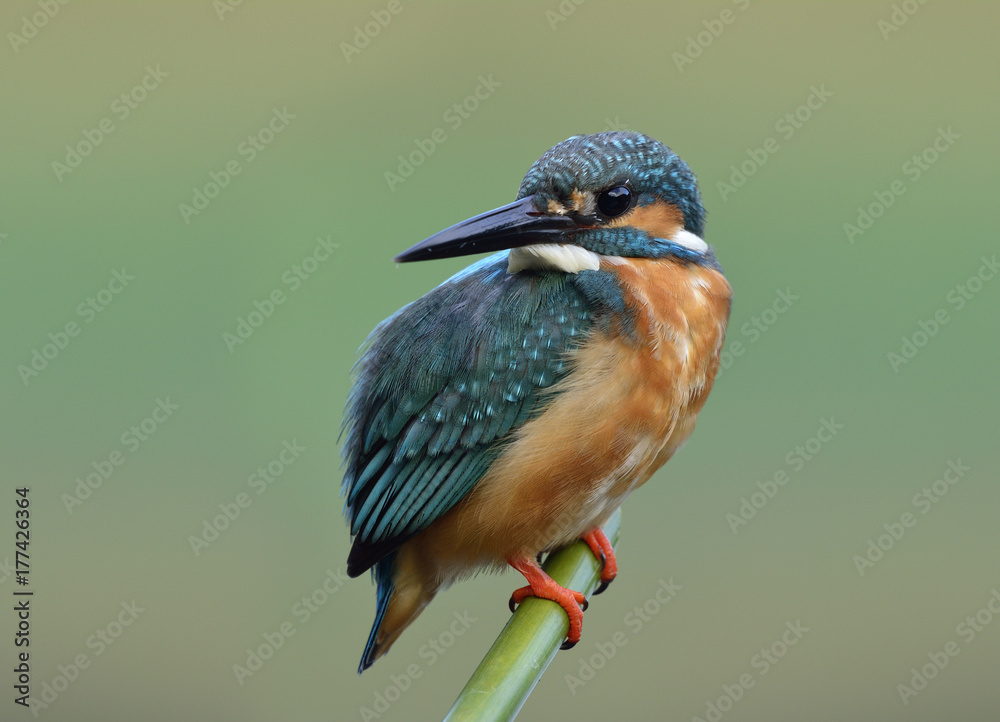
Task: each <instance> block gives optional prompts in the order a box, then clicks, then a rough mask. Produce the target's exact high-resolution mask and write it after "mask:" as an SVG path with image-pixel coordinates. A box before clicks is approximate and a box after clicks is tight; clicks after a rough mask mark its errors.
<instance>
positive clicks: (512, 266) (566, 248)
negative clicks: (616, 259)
mask: <svg viewBox="0 0 1000 722" xmlns="http://www.w3.org/2000/svg"><path fill="white" fill-rule="evenodd" d="M695 238H697V236H695ZM600 266H601V257H600V256H599V255H597V254H596V253H594V252H593V251H588V250H587V249H586V248H580V246H574V245H569V244H562V243H538V244H535V245H533V246H522V247H521V248H511V249H510V254H509V255H508V257H507V273H517V272H518V271H523V270H525V269H528V268H530V269H538V270H556V271H565V272H566V273H579V272H580V271H596V270H597V269H598V268H600Z"/></svg>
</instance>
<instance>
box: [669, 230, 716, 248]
mask: <svg viewBox="0 0 1000 722" xmlns="http://www.w3.org/2000/svg"><path fill="white" fill-rule="evenodd" d="M670 240H671V241H673V242H674V243H676V244H677V245H678V246H684V247H685V248H687V249H689V250H692V251H697V252H698V253H704V252H705V251H707V250H708V244H707V243H705V241H704V240H702V239H701V237H700V236H696V235H695V234H693V233H691V231H685V230H684V229H683V228H682V229H680V230H679V231H677V233H675V234H674V237H673V238H671V239H670Z"/></svg>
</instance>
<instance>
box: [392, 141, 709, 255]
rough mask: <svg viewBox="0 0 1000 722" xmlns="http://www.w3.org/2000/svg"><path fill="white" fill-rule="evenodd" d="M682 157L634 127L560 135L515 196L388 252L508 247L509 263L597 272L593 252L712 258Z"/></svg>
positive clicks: (690, 175) (443, 252) (469, 251)
mask: <svg viewBox="0 0 1000 722" xmlns="http://www.w3.org/2000/svg"><path fill="white" fill-rule="evenodd" d="M704 222H705V210H704V208H703V207H702V205H701V195H700V193H699V192H698V183H697V181H696V180H695V177H694V174H693V173H692V172H691V169H690V168H688V165H687V163H685V162H684V161H683V160H681V159H680V157H678V156H677V154H676V153H674V152H673V151H672V150H670V148H668V147H667V146H665V145H663V144H662V143H660V142H659V141H657V140H654V139H652V138H650V137H648V136H645V135H641V134H639V133H632V132H609V133H597V134H595V135H577V136H573V137H572V138H568V139H567V140H564V141H563V142H562V143H559V144H557V145H555V146H553V147H552V148H550V149H549V150H547V151H546V152H545V153H544V154H543V155H542V157H541V158H539V159H538V160H537V161H535V163H534V164H533V165H532V166H531V169H530V170H528V173H527V175H525V177H524V180H523V181H522V182H521V188H520V190H519V191H518V194H517V200H516V201H515V202H514V203H510V204H508V205H506V206H502V207H501V208H497V209H495V210H492V211H488V212H487V213H483V214H482V215H479V216H476V217H474V218H470V219H468V220H466V221H462V222H461V223H458V224H457V225H454V226H452V227H451V228H448V229H446V230H444V231H441V232H440V233H436V234H435V235H433V236H431V237H430V238H427V239H426V240H424V241H422V242H420V243H418V244H417V245H415V246H413V247H412V248H410V249H409V250H407V251H404V252H403V253H401V254H400V255H399V256H397V257H396V260H397V261H400V262H403V261H422V260H430V259H434V258H450V257H453V256H465V255H469V254H472V253H483V252H487V251H498V250H503V249H511V253H510V261H509V270H510V271H511V272H516V271H519V270H523V269H526V268H547V269H555V270H562V271H567V272H579V271H582V270H588V269H589V270H596V269H597V267H598V264H599V260H600V257H601V256H625V257H632V258H664V257H668V256H674V257H677V258H680V259H682V260H686V261H691V262H695V263H697V262H706V263H710V264H714V257H713V256H712V255H711V251H709V249H708V246H707V245H706V244H705V241H704V240H702V234H703V227H704Z"/></svg>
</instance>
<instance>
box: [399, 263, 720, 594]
mask: <svg viewBox="0 0 1000 722" xmlns="http://www.w3.org/2000/svg"><path fill="white" fill-rule="evenodd" d="M601 267H602V270H606V271H610V272H613V273H615V274H616V275H617V276H618V277H619V279H620V283H621V286H622V288H623V290H624V295H625V302H626V305H627V306H628V308H629V309H630V310H631V312H632V316H633V317H632V320H631V329H632V336H631V338H628V337H626V325H627V324H626V322H625V320H624V319H623V320H621V321H619V322H617V327H616V324H612V327H611V328H610V331H609V332H606V333H595V334H594V335H593V336H592V337H591V338H590V340H589V341H588V342H587V343H585V344H584V345H583V346H582V347H580V348H579V349H578V350H577V351H576V353H575V355H574V357H573V359H572V363H573V367H574V370H573V372H572V373H570V374H569V375H568V376H567V377H566V378H565V379H564V380H563V381H561V382H560V383H559V385H558V386H557V387H555V388H554V389H553V391H557V392H558V394H556V395H555V396H554V398H553V401H552V402H551V404H550V405H549V406H548V407H547V408H546V410H545V412H544V413H542V414H541V415H540V416H538V417H536V418H535V419H533V420H532V421H530V422H528V423H527V424H525V425H524V426H522V427H521V428H520V429H519V430H518V431H517V432H516V434H515V435H514V438H513V439H512V440H511V441H510V443H509V444H508V446H507V448H506V450H505V451H504V453H503V454H502V455H501V456H500V457H499V458H498V459H497V461H496V462H495V463H494V464H493V465H492V466H491V467H490V470H489V471H488V472H487V474H486V476H485V477H484V478H483V479H482V480H481V481H480V482H479V483H478V484H477V485H476V488H475V489H474V490H473V492H472V493H470V494H469V496H468V497H466V498H465V499H464V500H463V501H462V502H461V503H460V504H459V505H458V506H456V507H455V508H454V509H452V510H451V511H450V512H449V513H448V514H447V515H445V516H444V517H442V519H440V520H439V521H438V522H435V524H434V525H432V526H431V527H430V528H428V529H427V530H426V531H425V532H423V533H422V534H421V535H419V536H418V537H416V538H415V539H414V542H417V541H418V540H419V545H420V549H421V553H420V556H421V557H423V559H424V561H425V562H426V563H431V560H432V559H433V560H434V561H433V564H434V565H435V566H436V567H437V571H436V572H435V576H436V577H437V578H438V579H439V580H441V581H442V582H446V581H449V580H451V579H453V578H455V577H457V576H460V575H462V574H465V573H468V572H469V571H472V570H473V569H474V568H476V567H482V566H483V565H496V566H499V565H502V564H503V563H504V559H505V558H506V557H507V556H509V555H511V554H525V555H529V556H534V554H535V553H537V552H538V551H540V550H543V549H549V548H553V547H555V546H559V545H562V544H565V543H568V542H570V541H572V540H573V539H575V538H577V537H578V536H580V535H581V534H583V533H584V532H586V531H587V530H589V529H591V528H593V527H594V526H596V525H598V524H600V523H601V522H603V521H604V519H606V518H607V516H609V515H610V514H611V513H612V512H613V511H614V510H615V509H616V508H617V507H618V506H619V505H620V504H621V503H622V501H623V500H624V499H625V497H626V496H627V495H628V494H629V493H630V492H631V491H632V490H634V489H635V488H637V487H638V486H639V485H641V484H643V483H644V482H645V481H646V480H647V479H649V477H650V476H651V475H652V474H653V472H654V471H656V470H657V469H658V468H659V467H660V466H662V465H663V464H664V463H665V462H666V461H667V459H669V458H670V456H671V455H672V454H673V453H674V452H675V451H676V450H677V449H678V448H679V447H680V446H681V445H682V444H683V443H684V441H685V440H686V439H687V438H688V436H689V435H690V434H691V432H692V430H693V429H694V421H695V417H696V416H697V414H698V411H700V410H701V407H702V405H703V404H704V403H705V399H706V397H707V395H708V392H709V390H710V389H711V386H712V382H713V380H714V378H715V372H716V369H717V368H718V363H719V352H720V350H721V347H722V343H723V338H724V334H725V328H726V322H727V320H728V317H729V305H730V298H731V289H730V287H729V284H728V283H727V282H726V280H725V278H724V277H723V276H722V274H720V273H719V272H717V271H714V270H712V269H707V268H702V267H699V266H696V265H693V264H682V263H679V262H676V261H673V260H652V259H617V258H605V259H602V261H601ZM428 571H430V570H428Z"/></svg>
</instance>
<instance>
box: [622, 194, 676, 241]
mask: <svg viewBox="0 0 1000 722" xmlns="http://www.w3.org/2000/svg"><path fill="white" fill-rule="evenodd" d="M608 226H611V227H616V226H632V227H633V228H638V229H639V230H642V231H645V232H646V233H648V234H649V235H651V236H653V237H654V238H673V237H674V234H675V233H677V231H679V230H680V229H681V228H683V227H684V215H683V214H682V213H681V211H680V209H679V208H678V207H677V206H674V205H671V204H669V203H664V202H663V201H656V202H655V203H650V204H649V205H648V206H637V207H636V208H634V209H632V212H631V213H628V214H626V215H624V216H622V217H621V218H616V219H615V220H613V221H612V222H611V223H609V224H608Z"/></svg>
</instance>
